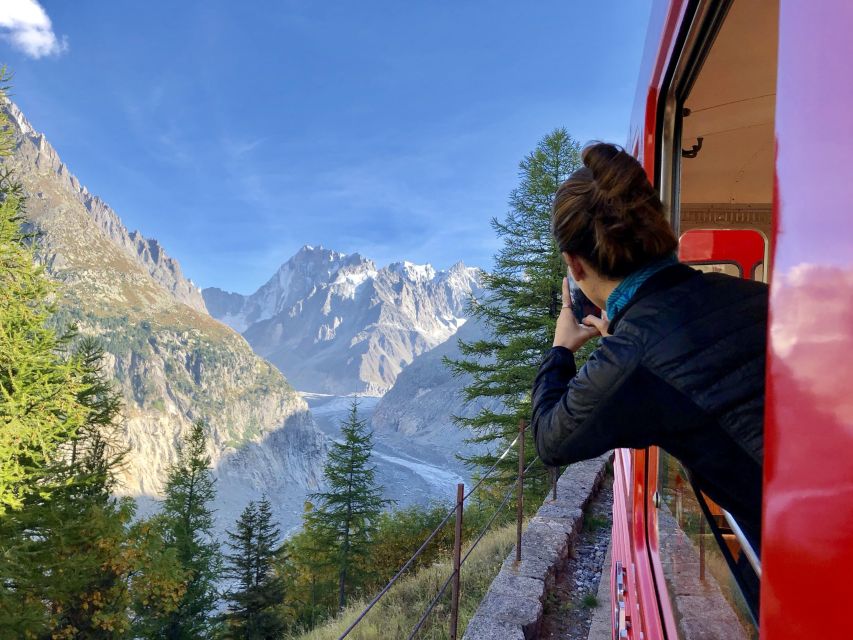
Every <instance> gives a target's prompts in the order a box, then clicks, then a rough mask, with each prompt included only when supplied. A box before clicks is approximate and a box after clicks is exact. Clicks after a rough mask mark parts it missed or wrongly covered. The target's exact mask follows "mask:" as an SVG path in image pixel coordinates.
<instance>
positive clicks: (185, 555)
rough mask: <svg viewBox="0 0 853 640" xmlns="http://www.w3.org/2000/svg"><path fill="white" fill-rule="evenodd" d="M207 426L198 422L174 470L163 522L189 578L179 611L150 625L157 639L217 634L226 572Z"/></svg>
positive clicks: (164, 532) (150, 621)
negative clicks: (216, 532) (219, 583)
mask: <svg viewBox="0 0 853 640" xmlns="http://www.w3.org/2000/svg"><path fill="white" fill-rule="evenodd" d="M204 430H205V424H204V422H203V421H197V422H195V423H194V424H193V426H192V429H191V430H190V433H189V435H188V437H187V438H186V441H185V442H184V443H182V444H181V445H179V447H178V460H177V461H176V462H175V463H174V464H173V465H172V466H171V468H170V469H169V475H168V480H167V481H166V488H165V493H166V498H165V500H164V502H163V509H162V513H161V515H160V518H159V519H158V522H159V525H160V528H161V531H162V535H163V538H164V547H165V548H166V549H168V550H171V551H173V552H174V554H175V559H176V561H177V565H178V566H179V567H180V569H181V570H182V571H183V572H184V573H185V574H186V575H187V580H186V583H185V590H184V593H183V596H182V597H181V599H180V601H179V603H178V606H177V607H176V608H175V609H174V610H173V611H171V612H170V613H168V614H167V615H165V616H162V617H151V618H150V619H148V620H146V621H144V624H145V625H146V626H147V629H146V635H147V637H152V638H168V639H170V640H184V639H186V640H189V639H192V638H207V637H210V635H211V634H212V633H213V632H214V628H215V621H214V616H213V612H214V610H215V608H216V602H217V593H216V587H215V583H216V580H217V578H218V576H219V573H220V569H221V564H222V562H221V556H220V552H219V545H218V543H217V542H216V540H215V539H214V538H213V511H212V509H211V506H210V505H211V503H212V502H213V501H214V499H215V497H216V488H215V484H214V483H215V480H214V478H213V474H212V473H211V470H210V457H209V456H208V455H207V453H206V451H205V447H206V438H205V434H204Z"/></svg>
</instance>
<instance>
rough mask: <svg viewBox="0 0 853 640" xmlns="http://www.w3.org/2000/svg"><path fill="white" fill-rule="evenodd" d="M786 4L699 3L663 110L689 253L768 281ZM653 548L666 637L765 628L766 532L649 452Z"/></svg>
mask: <svg viewBox="0 0 853 640" xmlns="http://www.w3.org/2000/svg"><path fill="white" fill-rule="evenodd" d="M777 38H778V4H777V2H776V1H775V0H731V1H729V2H710V1H709V2H699V3H698V5H697V8H696V12H695V14H694V17H693V20H692V22H691V24H690V25H689V27H688V31H687V32H686V35H685V40H684V49H683V52H682V55H681V56H680V57H679V58H678V59H677V60H676V61H675V63H674V66H673V68H672V72H671V75H670V79H669V86H668V87H667V88H668V94H667V95H666V99H665V102H664V104H663V105H662V109H661V118H660V122H659V129H658V135H659V136H660V139H659V145H658V146H657V148H658V149H659V153H660V157H659V167H660V173H659V177H660V180H659V186H660V188H661V195H662V197H663V199H664V200H665V204H666V205H667V207H668V209H669V210H670V212H671V216H672V224H673V227H674V228H675V229H676V231H677V233H678V235H679V236H680V250H679V253H680V258H681V259H682V261H684V262H687V263H689V264H693V265H694V266H695V267H696V268H699V269H702V270H705V271H721V272H724V273H729V274H730V275H733V276H737V277H743V278H749V279H756V280H762V281H766V280H767V279H768V277H769V275H770V264H769V256H770V255H771V253H770V246H769V243H768V238H770V237H772V233H771V226H772V219H771V216H772V204H773V171H774V109H775V95H776V57H777ZM646 478H647V485H648V486H647V495H649V501H650V504H649V506H648V515H647V519H646V522H647V527H648V531H647V539H648V545H649V555H650V558H651V561H652V565H653V567H654V574H655V588H656V592H657V597H658V602H659V603H660V609H661V613H662V618H663V620H664V624H665V626H666V634H667V637H668V638H670V639H671V640H675V639H676V638H678V639H680V640H690V639H692V638H703V639H714V638H719V639H720V640H722V639H726V640H740V639H753V638H757V637H758V629H757V619H758V606H759V582H760V575H761V563H760V553H759V551H758V546H759V541H756V540H748V539H747V537H746V536H745V535H744V534H743V532H742V531H741V530H740V527H739V526H738V524H737V522H736V521H735V520H734V518H732V517H731V516H730V515H729V514H727V513H726V512H725V511H723V510H722V509H720V507H719V506H718V505H716V504H714V503H713V502H712V501H711V500H710V499H708V498H707V496H705V495H704V494H702V493H701V492H700V491H695V490H694V487H693V485H692V483H691V480H690V475H689V474H688V473H687V472H686V471H685V470H684V469H683V468H682V467H681V465H680V464H679V463H678V461H677V460H675V459H674V458H672V457H671V456H669V455H668V454H667V453H666V452H664V451H662V450H659V449H651V450H650V451H649V454H648V457H647V475H646Z"/></svg>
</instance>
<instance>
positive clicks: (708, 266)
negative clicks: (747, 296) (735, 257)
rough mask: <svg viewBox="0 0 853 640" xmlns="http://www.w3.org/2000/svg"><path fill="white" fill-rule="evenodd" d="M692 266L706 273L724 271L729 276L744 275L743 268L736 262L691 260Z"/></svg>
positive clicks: (738, 276)
mask: <svg viewBox="0 0 853 640" xmlns="http://www.w3.org/2000/svg"><path fill="white" fill-rule="evenodd" d="M689 264H690V266H691V267H693V268H694V269H698V270H699V271H704V272H705V273H724V274H726V275H727V276H735V277H736V278H742V277H743V269H741V267H740V265H739V264H738V263H736V262H690V263H689Z"/></svg>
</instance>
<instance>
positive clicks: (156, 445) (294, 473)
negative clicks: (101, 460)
mask: <svg viewBox="0 0 853 640" xmlns="http://www.w3.org/2000/svg"><path fill="white" fill-rule="evenodd" d="M2 108H3V109H4V110H5V111H6V113H7V115H8V116H9V120H10V124H11V127H12V129H13V133H14V136H15V149H14V153H13V155H12V156H11V157H9V158H6V159H4V160H3V164H4V165H6V166H9V167H11V168H12V169H14V171H15V177H16V179H17V180H19V181H20V182H21V183H22V185H23V187H24V190H25V193H26V195H27V207H26V224H27V225H28V226H29V227H30V228H31V229H32V230H33V231H35V232H36V233H37V239H36V254H37V258H38V260H39V261H41V262H42V263H43V264H44V265H45V267H46V268H47V271H48V273H49V274H50V276H51V277H52V278H54V279H56V280H58V281H59V282H60V283H61V289H60V292H61V298H60V299H59V300H58V313H57V320H58V322H59V323H60V325H61V326H63V327H68V326H70V325H71V324H72V323H75V324H76V325H77V328H78V331H79V332H80V333H82V334H90V335H95V336H97V337H99V339H100V341H101V342H102V344H103V346H104V347H105V349H106V351H107V358H106V359H107V362H106V366H107V367H108V373H110V374H111V377H113V378H114V380H115V381H116V384H117V385H118V387H119V390H120V391H121V394H122V396H123V398H124V405H125V411H124V415H123V430H124V433H123V434H122V441H123V442H126V444H127V446H128V447H129V449H130V451H129V454H128V456H127V464H126V466H125V468H124V470H123V473H122V478H121V480H122V487H121V491H122V492H123V493H126V494H128V495H132V496H135V497H138V498H139V500H140V503H141V504H142V505H143V506H147V505H150V502H151V500H152V499H154V498H157V497H158V496H159V495H160V492H161V489H162V486H163V481H164V479H165V475H166V470H167V468H168V466H169V464H170V463H171V462H172V461H174V460H175V455H176V445H177V444H178V442H179V439H180V437H181V436H182V435H183V434H185V433H186V432H187V430H188V427H189V426H190V424H191V423H192V422H193V421H194V420H197V419H203V420H205V421H206V423H207V425H208V426H207V435H208V453H209V454H210V456H211V459H212V462H213V465H214V467H215V472H216V475H217V477H218V479H219V482H218V485H219V491H220V504H218V505H217V518H218V519H219V523H220V526H225V525H228V526H230V524H231V523H232V522H233V520H234V518H235V517H236V515H237V514H238V513H239V512H240V510H241V509H242V508H243V507H244V506H245V503H246V502H247V501H248V500H250V499H254V498H256V497H258V496H260V495H261V494H262V493H266V494H268V495H269V496H270V498H271V499H272V500H273V502H274V506H275V508H276V510H277V514H278V516H279V518H280V519H281V521H282V523H284V524H285V525H293V524H296V523H297V522H298V521H299V518H300V516H301V509H302V501H303V498H304V496H305V495H306V493H307V492H309V491H311V490H314V489H316V488H317V487H318V486H319V482H320V479H321V470H322V462H323V459H324V454H325V448H326V440H325V438H324V436H323V435H322V433H320V432H319V431H318V430H317V428H316V426H315V424H314V421H313V419H312V417H311V414H310V411H309V409H308V406H307V404H306V403H305V401H304V400H303V399H302V397H301V396H300V395H299V394H298V393H297V392H296V391H295V390H294V389H293V388H292V387H291V386H290V385H289V384H288V382H287V381H286V380H285V378H284V376H282V374H281V373H280V372H279V371H278V370H277V369H276V368H275V367H273V366H271V365H270V364H269V363H268V362H267V361H265V360H263V359H262V358H261V357H259V356H257V355H256V354H255V353H254V352H253V351H252V349H251V347H250V346H249V344H248V343H247V342H246V341H245V340H244V339H243V338H242V337H241V336H240V335H239V334H238V333H237V332H235V331H233V330H231V329H230V328H228V327H227V326H225V325H223V324H222V323H220V322H217V321H216V320H214V319H213V318H211V317H210V316H209V315H208V314H207V313H206V310H205V306H204V301H203V299H202V296H201V292H200V291H199V289H198V288H197V287H196V286H195V285H194V284H193V283H192V282H191V281H190V280H188V279H187V278H185V277H184V275H183V274H182V272H181V268H180V265H179V264H178V263H177V261H175V260H174V259H173V258H171V257H169V256H168V255H167V254H166V253H165V252H164V251H163V249H162V247H160V246H159V244H158V243H157V242H156V241H154V240H149V239H146V238H144V237H143V236H142V235H141V234H139V233H138V232H128V230H127V229H126V228H125V227H124V225H123V224H122V222H121V220H120V218H119V217H118V215H117V214H116V213H115V212H114V211H113V210H112V209H111V208H110V207H109V206H108V205H107V204H106V203H104V202H103V201H102V200H100V199H99V198H97V197H96V196H93V195H92V194H91V193H90V192H89V190H88V189H86V187H84V186H82V185H81V184H80V182H79V181H78V180H77V178H76V177H74V175H72V173H71V172H70V170H69V169H68V167H67V166H66V165H65V164H64V163H63V162H62V161H61V160H60V158H59V156H58V154H57V153H56V151H55V150H54V149H53V147H52V146H51V145H50V143H49V142H48V141H47V139H46V138H45V136H44V135H43V134H41V133H39V132H37V131H36V130H35V129H34V128H33V127H32V125H30V123H29V122H28V121H27V119H26V118H25V117H24V115H23V114H22V113H21V112H20V110H19V109H18V108H17V107H16V106H15V105H14V104H12V103H6V104H5V105H3V106H2Z"/></svg>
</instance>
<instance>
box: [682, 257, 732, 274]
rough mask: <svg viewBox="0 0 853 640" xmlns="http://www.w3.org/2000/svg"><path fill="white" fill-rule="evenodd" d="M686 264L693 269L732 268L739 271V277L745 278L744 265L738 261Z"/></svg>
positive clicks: (696, 261)
mask: <svg viewBox="0 0 853 640" xmlns="http://www.w3.org/2000/svg"><path fill="white" fill-rule="evenodd" d="M684 264H686V265H689V266H691V267H715V266H717V265H725V266H732V267H735V268H736V269H737V273H738V275H737V277H738V278H743V272H744V268H743V265H742V264H741V263H740V262H737V261H736V260H695V261H694V260H691V261H685V262H684ZM706 273H707V272H706ZM727 275H730V274H727Z"/></svg>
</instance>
